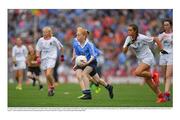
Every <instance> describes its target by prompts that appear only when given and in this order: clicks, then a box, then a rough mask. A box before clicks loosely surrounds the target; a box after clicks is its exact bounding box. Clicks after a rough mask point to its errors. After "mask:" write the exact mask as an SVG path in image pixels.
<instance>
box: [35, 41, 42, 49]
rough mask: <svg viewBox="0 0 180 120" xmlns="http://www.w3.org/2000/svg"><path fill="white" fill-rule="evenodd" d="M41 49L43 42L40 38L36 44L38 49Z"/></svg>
mask: <svg viewBox="0 0 180 120" xmlns="http://www.w3.org/2000/svg"><path fill="white" fill-rule="evenodd" d="M41 50H42V43H41V40H40V39H39V40H38V42H37V44H36V51H38V52H40V51H41Z"/></svg>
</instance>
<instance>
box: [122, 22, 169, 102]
mask: <svg viewBox="0 0 180 120" xmlns="http://www.w3.org/2000/svg"><path fill="white" fill-rule="evenodd" d="M152 41H155V42H156V43H157V45H158V46H159V48H160V50H161V53H163V54H165V53H167V52H166V51H165V50H163V46H162V45H161V43H160V41H159V39H158V38H157V37H148V36H145V35H142V34H139V33H138V27H137V25H135V24H131V25H129V26H128V37H127V38H126V41H125V43H124V46H123V52H124V53H126V52H127V50H128V47H131V48H132V49H134V51H135V53H136V56H137V58H138V60H139V66H138V67H137V68H136V70H135V72H134V74H135V75H136V76H138V77H143V78H144V79H145V82H146V83H147V84H148V85H149V87H150V88H151V89H152V90H153V91H154V93H155V94H156V95H157V98H158V99H157V102H158V103H159V102H165V99H164V97H163V94H162V92H161V91H160V89H159V87H158V85H156V84H155V83H154V82H153V81H152V79H153V80H155V81H157V80H158V78H157V76H155V75H152V74H151V72H150V66H151V65H153V64H154V56H153V54H152V52H151V50H150V49H149V46H148V42H152Z"/></svg>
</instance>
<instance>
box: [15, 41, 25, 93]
mask: <svg viewBox="0 0 180 120" xmlns="http://www.w3.org/2000/svg"><path fill="white" fill-rule="evenodd" d="M27 53H28V51H27V48H26V46H24V45H23V44H22V40H21V38H17V39H16V45H15V46H14V47H13V48H12V58H13V69H14V70H15V77H16V80H17V82H18V85H17V86H16V89H17V90H22V80H23V70H24V69H25V68H26V57H27Z"/></svg>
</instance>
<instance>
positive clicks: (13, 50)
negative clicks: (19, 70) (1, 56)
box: [12, 47, 16, 57]
mask: <svg viewBox="0 0 180 120" xmlns="http://www.w3.org/2000/svg"><path fill="white" fill-rule="evenodd" d="M15 54H16V49H15V47H13V48H12V57H15Z"/></svg>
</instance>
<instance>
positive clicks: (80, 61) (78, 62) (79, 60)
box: [75, 55, 87, 67]
mask: <svg viewBox="0 0 180 120" xmlns="http://www.w3.org/2000/svg"><path fill="white" fill-rule="evenodd" d="M75 62H76V65H77V66H79V67H83V62H87V59H86V56H83V55H80V56H77V57H76V61H75Z"/></svg>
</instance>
